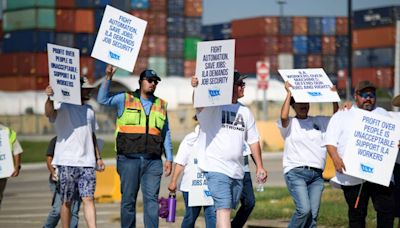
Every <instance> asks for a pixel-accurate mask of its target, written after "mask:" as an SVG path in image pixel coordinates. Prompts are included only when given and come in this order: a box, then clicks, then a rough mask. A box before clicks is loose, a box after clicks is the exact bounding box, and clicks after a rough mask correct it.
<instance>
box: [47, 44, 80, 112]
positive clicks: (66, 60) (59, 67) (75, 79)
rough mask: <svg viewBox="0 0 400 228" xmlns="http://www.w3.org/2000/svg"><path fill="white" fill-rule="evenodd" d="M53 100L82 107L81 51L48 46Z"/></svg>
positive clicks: (52, 45)
mask: <svg viewBox="0 0 400 228" xmlns="http://www.w3.org/2000/svg"><path fill="white" fill-rule="evenodd" d="M47 57H48V60H49V82H50V85H51V87H52V88H53V91H54V95H53V97H52V100H56V101H59V102H64V103H70V104H76V105H81V103H82V102H81V84H80V67H79V50H78V49H75V48H69V47H64V46H60V45H55V44H47Z"/></svg>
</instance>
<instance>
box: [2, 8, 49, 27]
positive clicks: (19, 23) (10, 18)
mask: <svg viewBox="0 0 400 228" xmlns="http://www.w3.org/2000/svg"><path fill="white" fill-rule="evenodd" d="M3 26H4V27H3V29H4V31H6V32H9V31H16V30H24V29H54V28H55V26H56V18H55V11H54V9H25V10H17V11H9V12H5V13H4V15H3Z"/></svg>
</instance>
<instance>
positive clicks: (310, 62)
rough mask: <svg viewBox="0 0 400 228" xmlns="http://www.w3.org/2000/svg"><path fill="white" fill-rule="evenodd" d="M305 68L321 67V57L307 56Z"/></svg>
mask: <svg viewBox="0 0 400 228" xmlns="http://www.w3.org/2000/svg"><path fill="white" fill-rule="evenodd" d="M307 67H309V68H319V67H322V57H321V55H308V56H307Z"/></svg>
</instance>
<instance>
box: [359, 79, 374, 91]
mask: <svg viewBox="0 0 400 228" xmlns="http://www.w3.org/2000/svg"><path fill="white" fill-rule="evenodd" d="M367 88H370V89H373V90H376V87H375V85H374V84H372V82H370V81H367V80H364V81H360V82H358V83H357V86H356V89H355V90H356V92H360V91H361V90H364V89H367Z"/></svg>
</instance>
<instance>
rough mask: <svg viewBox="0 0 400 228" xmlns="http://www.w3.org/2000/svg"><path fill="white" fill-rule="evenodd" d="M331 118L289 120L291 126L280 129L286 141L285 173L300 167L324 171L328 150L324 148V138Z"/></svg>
mask: <svg viewBox="0 0 400 228" xmlns="http://www.w3.org/2000/svg"><path fill="white" fill-rule="evenodd" d="M329 119H330V117H327V116H315V117H314V116H309V117H308V118H307V119H297V118H292V117H290V118H289V125H288V126H287V127H286V128H284V127H282V122H281V120H278V121H277V124H278V128H279V130H280V131H281V135H282V137H283V138H284V140H285V148H284V151H283V173H287V172H289V171H290V170H291V169H293V168H295V167H299V166H310V167H314V168H318V169H324V167H325V160H326V149H325V147H323V137H324V135H325V132H326V128H327V127H328V123H329Z"/></svg>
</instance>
